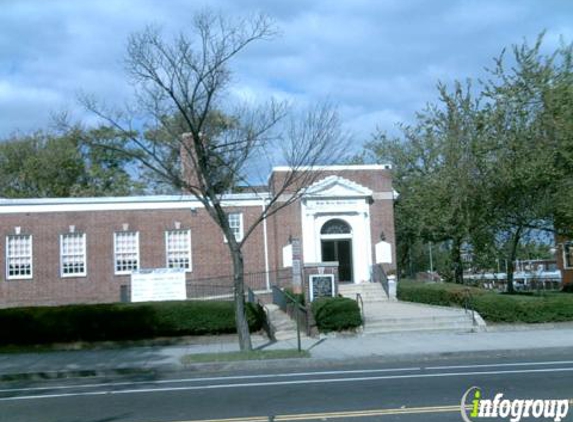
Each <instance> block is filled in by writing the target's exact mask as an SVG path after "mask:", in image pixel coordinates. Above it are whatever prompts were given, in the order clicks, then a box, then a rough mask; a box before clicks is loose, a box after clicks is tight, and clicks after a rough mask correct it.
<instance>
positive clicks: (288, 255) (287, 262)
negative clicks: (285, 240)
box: [283, 245, 292, 268]
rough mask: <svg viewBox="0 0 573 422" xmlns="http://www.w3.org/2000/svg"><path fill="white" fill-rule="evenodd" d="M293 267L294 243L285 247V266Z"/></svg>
mask: <svg viewBox="0 0 573 422" xmlns="http://www.w3.org/2000/svg"><path fill="white" fill-rule="evenodd" d="M288 267H292V245H286V246H284V247H283V268H288Z"/></svg>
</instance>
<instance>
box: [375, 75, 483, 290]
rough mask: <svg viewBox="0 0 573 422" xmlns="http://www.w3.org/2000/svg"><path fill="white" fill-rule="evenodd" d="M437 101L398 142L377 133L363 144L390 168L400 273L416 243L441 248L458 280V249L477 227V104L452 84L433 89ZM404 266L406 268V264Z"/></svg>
mask: <svg viewBox="0 0 573 422" xmlns="http://www.w3.org/2000/svg"><path fill="white" fill-rule="evenodd" d="M438 90H439V93H440V98H439V102H438V103H437V104H433V105H429V106H428V107H427V108H426V109H425V110H424V111H423V112H421V113H418V115H417V119H416V123H415V124H414V125H411V126H407V125H403V126H402V133H403V137H402V138H396V139H388V138H387V137H386V136H385V135H384V134H379V135H378V136H376V137H375V139H374V140H373V141H371V142H369V143H368V144H367V145H366V148H367V154H366V159H368V156H371V157H374V158H375V159H376V160H381V159H385V160H390V161H391V162H392V163H393V165H394V181H395V187H396V189H397V190H398V192H399V194H400V196H399V198H398V200H397V202H396V230H397V238H398V239H399V245H398V255H399V257H400V258H399V259H401V261H402V268H404V264H405V261H406V260H408V261H410V260H411V256H412V253H411V251H410V250H409V248H410V247H411V246H412V245H415V244H416V242H417V241H418V240H422V241H423V242H424V243H427V242H434V243H446V244H447V246H448V248H449V250H450V260H449V262H450V265H451V268H450V270H451V274H447V276H448V278H451V279H453V280H455V281H456V282H459V283H461V282H462V279H463V262H462V249H463V247H464V244H465V243H466V242H467V241H468V240H469V236H470V232H471V231H472V230H473V226H472V224H477V223H476V222H478V221H479V218H478V217H477V216H478V214H479V213H478V212H477V211H478V209H479V207H480V206H479V203H478V198H477V195H478V192H479V189H480V187H479V186H478V184H479V182H480V178H479V174H480V172H481V169H480V166H479V154H480V152H479V143H480V139H481V138H480V137H481V136H482V132H483V129H482V127H483V123H482V116H481V115H480V111H479V102H478V101H477V100H475V99H473V97H472V95H471V85H467V86H463V85H462V84H460V83H457V84H456V85H455V87H454V90H453V91H452V92H448V90H447V89H446V87H445V86H443V85H439V86H438ZM408 266H410V264H408Z"/></svg>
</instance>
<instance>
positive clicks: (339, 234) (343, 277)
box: [320, 218, 353, 282]
mask: <svg viewBox="0 0 573 422" xmlns="http://www.w3.org/2000/svg"><path fill="white" fill-rule="evenodd" d="M320 244H321V251H322V261H323V262H326V261H338V276H339V279H340V280H339V281H341V282H352V281H353V279H352V229H351V228H350V225H349V224H348V223H347V222H346V221H344V220H341V219H339V218H334V219H332V220H328V221H327V222H326V223H324V225H323V226H322V228H321V229H320Z"/></svg>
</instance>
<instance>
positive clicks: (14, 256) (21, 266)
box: [6, 235, 32, 279]
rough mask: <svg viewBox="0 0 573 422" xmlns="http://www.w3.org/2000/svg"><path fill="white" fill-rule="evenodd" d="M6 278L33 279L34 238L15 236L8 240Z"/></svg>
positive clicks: (9, 237)
mask: <svg viewBox="0 0 573 422" xmlns="http://www.w3.org/2000/svg"><path fill="white" fill-rule="evenodd" d="M6 277H7V278H8V279H14V278H32V236H31V235H15V236H8V237H7V238H6Z"/></svg>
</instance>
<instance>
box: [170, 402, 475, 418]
mask: <svg viewBox="0 0 573 422" xmlns="http://www.w3.org/2000/svg"><path fill="white" fill-rule="evenodd" d="M467 408H468V409H469V408H470V406H467ZM460 410H461V409H460V405H459V404H458V405H453V406H426V407H400V408H395V409H375V410H352V411H344V412H327V413H299V414H290V415H276V416H275V417H274V420H275V421H277V422H288V421H304V420H316V419H340V418H360V417H366V416H385V415H409V414H423V413H448V412H459V411H460ZM268 421H269V417H268V416H250V417H244V418H228V419H195V420H188V421H179V422H268Z"/></svg>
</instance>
